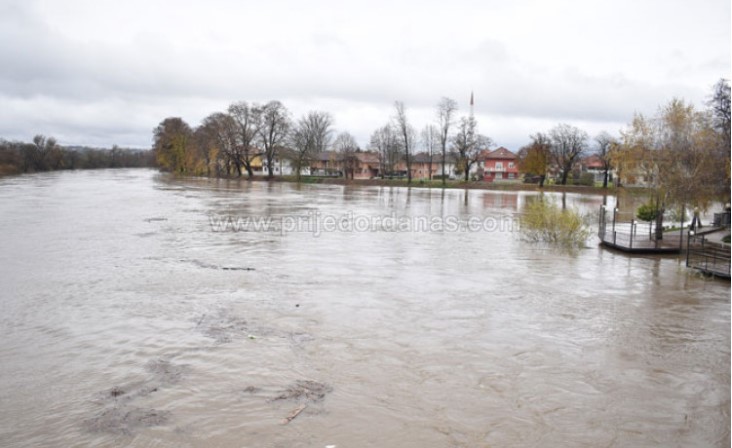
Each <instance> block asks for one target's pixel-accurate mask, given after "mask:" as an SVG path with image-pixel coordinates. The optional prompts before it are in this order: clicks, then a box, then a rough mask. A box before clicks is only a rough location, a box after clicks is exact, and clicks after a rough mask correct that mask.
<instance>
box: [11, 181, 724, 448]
mask: <svg viewBox="0 0 732 448" xmlns="http://www.w3.org/2000/svg"><path fill="white" fill-rule="evenodd" d="M531 196H532V194H531V193H517V192H490V191H468V192H465V191H458V190H448V191H440V190H427V189H412V190H408V189H404V188H381V187H343V186H327V185H302V186H300V187H298V186H296V185H294V184H288V183H273V184H267V183H265V182H254V183H247V182H245V181H242V182H237V181H224V180H207V179H184V180H174V179H171V178H169V177H166V176H164V175H161V174H158V173H156V172H154V171H150V170H118V171H113V170H103V171H86V172H63V173H50V174H38V175H29V176H20V177H9V178H4V179H0V247H1V249H0V282H1V287H0V336H1V337H0V360H1V362H0V445H2V446H4V447H26V446H27V447H44V446H47V447H59V446H139V447H212V446H217V447H300V446H302V447H326V446H335V447H339V448H341V447H386V446H388V447H433V446H434V447H453V446H464V447H508V446H511V447H513V446H519V447H521V446H527V447H534V446H565V447H575V446H576V447H585V446H587V447H589V446H592V447H594V446H603V447H611V446H617V447H628V446H633V447H646V446H663V447H670V446H679V447H697V446H698V447H712V446H729V443H730V430H729V422H730V399H729V396H730V285H729V282H722V281H718V280H709V279H704V278H702V277H700V276H699V275H697V274H694V273H691V272H688V271H687V270H686V268H685V267H684V263H683V260H679V259H677V258H676V257H663V258H661V257H652V256H634V257H630V256H627V255H624V254H620V253H616V252H612V251H609V250H606V249H603V248H600V247H598V246H597V240H596V238H595V237H594V236H593V237H592V239H591V240H589V241H588V247H586V248H585V249H581V250H578V251H576V252H564V251H561V250H558V249H553V248H550V247H544V246H540V245H536V244H532V243H529V242H526V241H522V239H521V238H519V237H518V236H517V234H516V232H514V229H513V226H512V221H513V217H514V216H515V213H516V212H517V210H520V209H521V207H522V206H523V204H524V203H525V202H526V201H527V200H528V199H529V198H530V197H531ZM566 200H567V202H568V205H571V206H576V207H579V208H580V209H582V210H585V211H591V212H596V210H597V209H598V208H599V206H600V204H602V197H601V196H581V195H567V197H566ZM609 201H611V202H612V201H613V199H612V198H610V199H609ZM314 223H318V224H317V226H316V225H314ZM425 226H427V227H425ZM316 227H317V228H316Z"/></svg>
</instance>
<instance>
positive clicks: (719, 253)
mask: <svg viewBox="0 0 732 448" xmlns="http://www.w3.org/2000/svg"><path fill="white" fill-rule="evenodd" d="M686 266H687V267H690V268H694V269H698V270H700V271H702V272H705V273H707V274H711V275H716V276H718V277H726V278H729V276H730V248H729V246H725V245H724V244H720V243H715V242H712V241H707V239H706V238H705V237H704V235H699V236H690V237H689V244H688V245H687V249H686Z"/></svg>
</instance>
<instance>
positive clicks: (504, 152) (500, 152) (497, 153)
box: [485, 146, 516, 160]
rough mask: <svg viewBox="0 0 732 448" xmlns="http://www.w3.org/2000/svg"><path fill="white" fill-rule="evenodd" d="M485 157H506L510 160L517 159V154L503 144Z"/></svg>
mask: <svg viewBox="0 0 732 448" xmlns="http://www.w3.org/2000/svg"><path fill="white" fill-rule="evenodd" d="M485 158H486V159H504V160H505V159H509V160H514V159H516V154H514V153H512V152H511V151H509V150H508V149H506V148H504V147H503V146H501V147H500V148H498V149H496V150H494V151H491V152H489V153H488V154H486V156H485Z"/></svg>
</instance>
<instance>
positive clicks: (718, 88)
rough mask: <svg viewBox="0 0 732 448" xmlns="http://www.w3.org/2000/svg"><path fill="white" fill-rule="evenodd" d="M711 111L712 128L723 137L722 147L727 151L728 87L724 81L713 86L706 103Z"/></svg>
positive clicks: (728, 131) (728, 137) (728, 139)
mask: <svg viewBox="0 0 732 448" xmlns="http://www.w3.org/2000/svg"><path fill="white" fill-rule="evenodd" d="M707 104H708V105H709V106H710V107H711V109H712V117H713V120H714V128H715V129H716V130H717V131H718V132H719V133H720V134H722V135H723V137H724V144H723V145H722V146H723V147H725V148H726V150H727V151H729V148H730V126H732V123H731V120H730V86H729V82H727V80H726V79H720V80H719V81H718V82H717V84H715V85H714V92H713V93H712V97H711V99H710V100H709V102H708V103H707Z"/></svg>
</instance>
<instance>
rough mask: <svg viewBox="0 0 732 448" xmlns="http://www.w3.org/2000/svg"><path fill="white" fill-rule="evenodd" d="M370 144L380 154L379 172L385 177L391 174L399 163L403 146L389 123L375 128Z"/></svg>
mask: <svg viewBox="0 0 732 448" xmlns="http://www.w3.org/2000/svg"><path fill="white" fill-rule="evenodd" d="M369 145H370V146H371V149H372V150H374V151H376V152H377V153H378V154H379V172H380V174H381V178H382V179H383V178H384V176H386V175H391V174H392V173H393V172H394V169H395V167H396V165H397V163H399V158H400V156H401V152H402V151H401V147H400V145H399V141H398V139H397V135H396V134H395V132H394V130H393V129H392V127H391V126H389V125H388V124H387V125H386V126H382V127H380V128H379V129H377V130H375V131H374V133H373V134H371V140H370V143H369Z"/></svg>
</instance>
